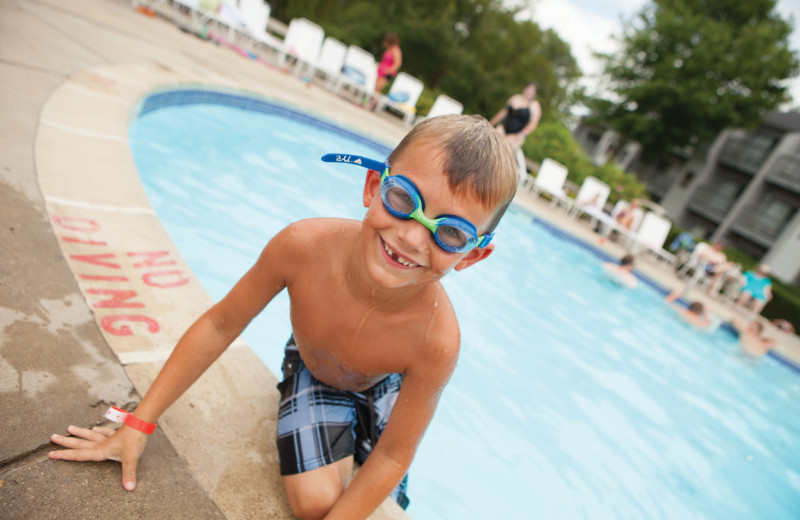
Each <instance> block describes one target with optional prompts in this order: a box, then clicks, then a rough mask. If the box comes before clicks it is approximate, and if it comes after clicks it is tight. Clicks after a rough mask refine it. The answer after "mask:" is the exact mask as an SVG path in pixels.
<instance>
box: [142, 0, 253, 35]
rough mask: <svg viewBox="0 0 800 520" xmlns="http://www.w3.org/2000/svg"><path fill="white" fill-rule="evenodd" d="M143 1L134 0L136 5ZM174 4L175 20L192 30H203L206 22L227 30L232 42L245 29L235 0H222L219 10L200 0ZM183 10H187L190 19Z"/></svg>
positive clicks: (183, 0) (180, 0) (182, 0)
mask: <svg viewBox="0 0 800 520" xmlns="http://www.w3.org/2000/svg"><path fill="white" fill-rule="evenodd" d="M141 3H142V2H139V1H134V2H133V4H134V6H135V5H138V4H141ZM172 5H173V22H174V23H175V24H176V25H178V26H184V25H188V28H189V30H191V31H201V30H202V28H203V26H204V25H206V24H209V25H216V26H217V27H219V29H220V31H222V30H225V31H226V32H227V37H228V40H230V41H231V42H232V41H234V40H235V38H236V32H237V31H242V30H244V23H243V22H244V20H243V19H242V17H241V14H240V12H239V8H238V7H237V5H236V2H235V1H234V0H222V2H221V3H220V5H219V8H218V9H217V11H211V10H209V9H206V8H205V7H203V5H202V4H201V3H200V1H199V0H172ZM182 10H186V11H187V14H188V19H187V18H186V17H185V16H184V15H183V13H182V12H181V11H182ZM184 22H188V24H184Z"/></svg>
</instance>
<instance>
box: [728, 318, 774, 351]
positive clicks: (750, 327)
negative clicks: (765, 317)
mask: <svg viewBox="0 0 800 520" xmlns="http://www.w3.org/2000/svg"><path fill="white" fill-rule="evenodd" d="M731 324H732V325H733V327H734V328H735V329H736V331H737V332H738V333H739V353H740V354H741V355H742V356H744V357H746V358H748V359H751V360H753V361H756V360H758V359H759V358H760V357H761V356H763V355H764V354H766V353H767V352H769V351H770V350H772V347H774V346H775V340H774V339H773V338H767V337H764V336H762V335H761V333H762V332H763V331H764V325H762V324H761V323H759V322H758V321H756V320H753V321H751V322H749V323H747V322H743V321H741V320H739V319H734V320H733V321H731Z"/></svg>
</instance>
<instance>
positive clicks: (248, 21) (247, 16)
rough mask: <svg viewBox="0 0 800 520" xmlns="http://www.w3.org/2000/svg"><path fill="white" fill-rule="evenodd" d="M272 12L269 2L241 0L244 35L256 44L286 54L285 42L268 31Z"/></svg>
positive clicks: (240, 8) (240, 9) (240, 7)
mask: <svg viewBox="0 0 800 520" xmlns="http://www.w3.org/2000/svg"><path fill="white" fill-rule="evenodd" d="M270 12H271V8H270V6H269V4H268V3H266V2H264V1H263V0H239V13H240V15H241V17H242V23H243V24H244V36H245V37H246V38H249V39H251V40H252V41H253V42H254V43H255V44H256V45H258V44H261V45H264V46H265V47H268V48H269V49H271V50H273V51H276V52H278V53H279V54H285V52H286V51H285V49H284V46H283V42H281V41H280V40H278V39H277V38H275V37H274V36H272V35H271V34H269V33H268V32H267V26H268V25H269V15H270Z"/></svg>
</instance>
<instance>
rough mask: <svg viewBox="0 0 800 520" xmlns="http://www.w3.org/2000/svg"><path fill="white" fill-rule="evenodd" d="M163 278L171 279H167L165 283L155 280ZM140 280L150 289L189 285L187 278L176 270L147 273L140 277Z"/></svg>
mask: <svg viewBox="0 0 800 520" xmlns="http://www.w3.org/2000/svg"><path fill="white" fill-rule="evenodd" d="M164 276H167V277H171V278H172V279H169V278H168V279H167V281H156V278H160V277H164ZM142 280H144V283H146V284H147V285H149V286H151V287H178V286H179V285H186V284H187V283H189V277H188V276H186V275H185V274H183V272H181V271H179V270H177V269H173V270H171V271H156V272H154V273H147V274H146V275H144V276H142Z"/></svg>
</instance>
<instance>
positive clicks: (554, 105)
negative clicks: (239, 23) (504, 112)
mask: <svg viewBox="0 0 800 520" xmlns="http://www.w3.org/2000/svg"><path fill="white" fill-rule="evenodd" d="M506 3H507V2H504V1H502V0H404V1H402V2H400V1H391V0H384V1H374V0H335V1H334V0H330V1H323V0H291V1H289V0H274V1H273V2H270V5H271V6H272V13H273V16H275V17H277V18H278V19H282V20H286V21H288V20H290V19H291V18H294V17H299V16H304V17H306V18H309V19H311V20H313V21H314V22H316V23H318V24H320V25H321V26H322V27H323V28H324V29H325V32H326V34H328V35H331V36H333V37H334V38H337V39H338V40H341V41H342V42H345V43H347V44H354V45H358V46H359V47H362V48H364V49H366V50H368V51H370V52H372V54H373V55H375V56H376V57H380V55H381V54H382V52H383V49H382V47H381V42H382V40H383V36H384V35H385V34H386V33H387V32H389V31H394V32H397V33H398V35H399V36H400V40H401V43H400V45H401V48H402V50H403V67H402V70H404V71H406V72H408V73H409V74H411V75H413V76H415V77H417V78H420V79H421V80H422V81H423V82H424V83H425V85H426V87H427V88H428V89H429V90H431V91H435V92H441V93H446V94H448V95H449V96H451V97H453V98H455V99H458V100H459V101H460V102H461V103H463V104H464V111H465V112H466V113H478V114H482V115H485V116H487V117H491V116H492V115H494V113H495V112H497V111H498V110H499V109H500V108H501V107H502V106H503V104H504V103H505V102H506V100H507V99H508V98H509V97H510V96H511V95H512V94H514V93H516V92H521V91H522V88H523V87H524V86H525V84H527V83H528V82H530V81H536V82H537V83H539V85H540V89H539V91H540V92H539V98H540V102H541V104H542V107H543V112H544V114H543V119H545V120H546V119H557V120H558V119H560V118H561V114H563V113H566V107H567V105H568V104H569V103H570V102H571V101H572V98H571V96H572V91H573V90H574V89H572V88H571V87H572V86H573V85H574V84H575V83H576V82H577V79H578V77H579V76H580V70H579V68H578V66H577V63H576V62H575V59H574V58H573V57H572V55H571V54H570V48H569V45H567V44H566V43H565V42H564V41H563V40H561V39H560V38H559V37H558V35H556V34H555V33H554V32H552V31H543V30H541V29H540V28H539V26H538V25H536V24H535V23H533V22H530V21H517V20H516V19H515V15H516V14H517V11H518V8H508V7H506Z"/></svg>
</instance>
